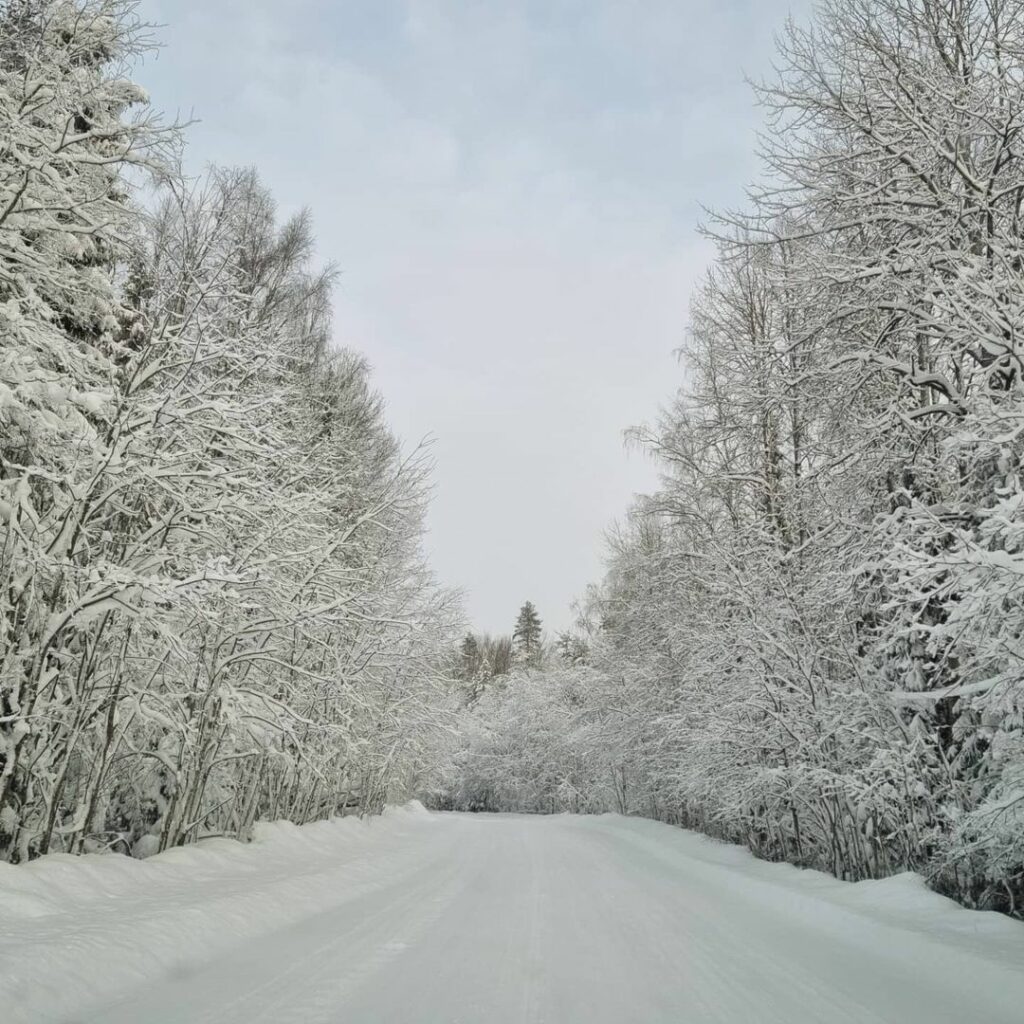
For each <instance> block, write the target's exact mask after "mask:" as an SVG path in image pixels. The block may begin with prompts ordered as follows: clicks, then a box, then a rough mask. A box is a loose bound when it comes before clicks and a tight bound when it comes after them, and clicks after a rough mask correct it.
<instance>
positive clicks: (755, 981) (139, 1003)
mask: <svg viewBox="0 0 1024 1024" xmlns="http://www.w3.org/2000/svg"><path fill="white" fill-rule="evenodd" d="M0 868H2V869H3V870H2V871H0V1019H2V1020H4V1021H5V1022H7V1024H14V1022H16V1021H31V1022H33V1024H41V1022H44V1021H62V1022H64V1021H66V1022H72V1021H75V1022H93V1021H95V1022H103V1024H139V1022H145V1024H171V1022H174V1024H179V1022H180V1024H186V1022H187V1024H202V1022H210V1024H213V1022H216V1024H242V1022H244V1024H254V1022H267V1024H270V1022H273V1024H288V1022H295V1024H300V1022H301V1024H319V1022H325V1024H326V1022H337V1024H378V1022H379V1024H385V1022H386V1024H402V1022H408V1024H442V1022H464V1024H504V1022H545V1024H574V1022H581V1024H584V1022H585V1024H604V1022H608V1024H628V1022H636V1024H660V1022H672V1024H704V1022H708V1024H710V1022H729V1024H762V1022H764V1024H770V1022H776V1021H778V1022H785V1024H801V1022H821V1024H872V1022H882V1021H884V1022H888V1024H913V1022H918V1021H919V1022H922V1024H924V1022H927V1024H941V1022H945V1021H949V1022H954V1021H955V1022H957V1024H972V1022H982V1021H983V1022H985V1024H1000V1022H1005V1024H1020V1022H1021V1021H1024V927H1022V926H1021V925H1019V924H1017V923H1014V922H1011V921H1009V920H1007V919H1005V918H1000V917H998V916H996V915H994V914H982V913H972V912H970V911H966V910H962V909H960V908H958V907H956V906H954V905H953V904H951V903H949V902H948V901H946V900H944V899H942V898H940V897H938V896H935V895H934V894H932V893H928V892H926V891H925V890H924V889H923V887H922V885H921V883H920V881H919V880H918V879H915V878H914V877H913V876H902V877H899V878H895V879H889V880H886V881H883V882H870V883H862V884H860V885H849V884H844V883H841V882H837V881H835V880H834V879H832V878H828V877H826V876H824V875H821V874H818V873H816V872H806V871H804V872H802V871H798V870H796V869H794V868H790V867H787V866H785V865H773V864H765V863H762V862H759V861H755V860H754V859H753V858H751V857H750V856H749V855H748V854H747V853H746V852H745V851H743V850H740V849H738V848H736V847H730V846H724V845H721V844H716V843H713V842H711V841H709V840H705V839H702V838H701V837H699V836H695V835H693V834H690V833H686V832H683V831H680V830H678V829H673V828H670V827H668V826H666V825H660V824H656V823H653V822H648V821H642V820H637V819H624V818H619V817H615V816H603V817H597V818H584V817H567V816H559V817H551V818H540V817H534V818H525V817H516V816H507V815H495V816H474V815H454V814H445V815H431V814H427V813H426V812H424V811H422V810H416V809H403V810H397V811H391V812H389V813H388V814H387V815H385V817H384V818H383V819H378V820H375V821H372V822H368V823H361V822H357V821H352V820H346V821H343V822H335V823H322V824H319V825H314V826H307V827H305V828H303V829H297V828H294V827H291V826H281V825H276V826H271V827H265V828H263V829H262V831H261V834H260V841H258V842H256V843H253V844H252V845H249V846H240V845H239V844H235V843H232V842H230V841H227V840H217V841H213V842H211V843H207V844H205V845H204V846H202V847H200V848H192V849H183V850H175V851H172V852H170V853H168V854H165V855H162V856H160V857H157V858H153V859H151V860H149V861H145V862H138V861H129V860H127V859H125V858H116V857H87V858H84V859H81V860H78V861H75V860H72V859H71V858H68V857H51V858H46V859H44V861H42V862H39V863H36V864H33V865H29V866H27V867H21V868H12V867H9V866H6V865H0Z"/></svg>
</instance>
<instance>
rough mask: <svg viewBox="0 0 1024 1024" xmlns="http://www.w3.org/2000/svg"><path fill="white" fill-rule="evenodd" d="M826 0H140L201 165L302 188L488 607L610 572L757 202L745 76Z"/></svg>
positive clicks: (491, 625)
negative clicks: (714, 229) (697, 320)
mask: <svg viewBox="0 0 1024 1024" xmlns="http://www.w3.org/2000/svg"><path fill="white" fill-rule="evenodd" d="M808 6H809V0H533V2H530V0H491V2H483V0H476V2H474V0H143V2H142V3H141V5H140V11H141V14H142V16H143V17H144V18H146V19H147V20H152V21H158V22H160V23H162V24H163V25H164V28H163V29H162V30H161V31H160V38H161V39H162V40H163V42H164V43H165V45H166V49H165V50H164V52H163V53H161V55H160V56H159V57H158V58H157V59H156V60H153V59H152V58H150V59H149V60H147V62H146V64H145V65H144V66H143V67H142V68H141V69H139V71H138V74H137V77H138V79H139V80H140V82H141V83H142V84H143V85H144V86H146V87H147V88H148V89H149V91H150V93H151V94H152V98H153V102H154V104H155V105H156V106H158V107H159V108H161V109H163V110H165V111H167V112H169V113H171V114H173V113H175V112H178V111H180V112H181V113H183V114H186V115H187V114H189V113H194V115H195V116H196V117H198V118H199V119H200V121H199V123H198V124H196V125H195V126H193V127H192V128H191V129H190V132H189V140H190V141H189V149H188V166H189V168H190V169H191V170H195V171H199V170H201V169H202V167H203V166H204V165H205V164H206V163H209V162H215V163H220V164H246V165H248V164H252V165H255V166H256V167H257V168H258V169H259V171H260V173H261V175H262V176H263V179H264V180H265V182H266V183H267V184H268V185H269V187H270V188H271V190H272V191H273V193H274V194H275V196H276V197H277V200H278V202H279V205H280V208H281V211H282V213H283V214H288V213H291V212H293V211H295V210H296V209H298V208H300V207H302V206H308V207H310V208H311V209H312V211H313V214H314V221H315V225H316V232H317V237H318V243H319V252H320V255H321V257H322V258H323V260H325V261H331V262H334V263H336V264H337V265H338V266H339V267H340V269H341V271H342V276H341V280H340V285H339V288H338V293H337V299H336V312H337V315H336V326H335V337H336V340H337V342H338V343H339V344H342V345H347V346H350V347H352V348H355V349H358V350H359V351H361V352H363V353H365V354H366V355H367V356H368V358H369V360H370V362H371V363H372V365H373V367H374V379H375V381H376V384H377V386H378V387H379V388H380V390H381V391H382V392H383V394H384V396H385V398H386V400H387V403H388V409H389V419H390V422H391V424H392V426H393V427H394V428H395V430H396V432H397V433H399V434H400V435H401V436H402V438H403V439H404V440H405V441H406V442H407V443H408V444H414V443H415V442H417V441H418V440H419V439H420V438H422V437H425V436H427V435H430V436H432V437H433V438H434V439H435V441H434V455H435V458H436V462H437V470H436V473H435V487H436V494H435V498H434V502H433V506H432V510H431V513H430V519H429V525H430V534H429V536H428V538H427V545H428V548H429V551H430V553H431V557H432V562H433V565H434V567H435V568H436V570H437V572H438V574H439V576H440V577H441V579H442V580H443V581H444V582H446V583H449V584H452V585H457V586H461V587H463V588H464V589H465V591H466V604H467V610H468V612H469V614H470V616H471V618H472V619H473V621H474V623H475V625H476V626H477V627H478V628H481V629H486V630H489V631H494V632H497V631H507V630H509V629H510V628H511V625H512V622H513V620H514V617H515V613H516V610H517V609H518V607H519V606H520V604H522V602H523V601H524V600H527V599H529V600H532V601H533V602H534V604H535V605H536V606H537V608H538V610H539V611H540V614H541V617H542V618H543V619H544V621H545V624H546V625H547V626H549V627H551V628H561V627H564V626H565V625H567V624H568V623H569V621H570V613H569V605H570V602H571V601H572V599H573V598H574V597H576V596H577V595H579V594H580V593H581V592H582V590H583V588H584V587H585V586H586V584H587V583H589V582H592V581H596V580H597V579H599V578H600V576H601V571H602V570H601V560H602V556H603V547H604V541H603V534H604V531H605V529H606V528H607V526H608V525H609V523H610V522H611V521H612V520H613V519H614V518H616V517H618V516H621V514H622V513H623V511H624V510H625V509H626V507H627V506H628V504H629V502H630V500H631V496H632V495H633V493H634V492H636V491H641V490H646V489H649V488H650V487H652V486H653V485H654V483H655V481H656V470H655V468H654V467H653V466H652V465H651V464H650V463H649V462H647V461H646V460H645V458H644V457H643V456H641V455H639V454H637V453H629V452H627V451H626V449H625V448H624V446H623V441H622V432H623V430H624V429H625V428H626V427H628V426H630V425H631V424H635V423H639V422H642V421H644V420H650V419H652V418H653V417H654V416H655V415H656V414H657V409H658V406H659V405H660V404H661V403H663V402H664V401H666V400H667V398H668V397H669V395H670V394H671V392H672V391H673V390H674V389H675V387H677V386H678V384H679V382H680V379H681V378H680V372H679V368H678V365H677V363H676V361H675V359H674V357H673V351H674V350H675V349H676V348H677V347H678V346H679V344H680V343H681V341H682V339H683V335H684V330H685V324H686V309H687V303H688V297H689V295H690V292H691V290H692V289H693V287H694V284H695V283H696V282H697V281H698V280H699V277H700V275H701V273H702V271H703V269H704V267H705V266H706V264H707V261H708V258H709V251H708V247H707V245H706V243H704V242H702V241H701V240H700V239H699V238H698V237H697V234H696V230H695V229H696V225H697V223H698V221H699V219H700V217H701V204H702V203H703V204H706V205H712V206H715V205H718V206H721V205H736V204H738V203H739V202H741V200H742V195H743V188H744V186H745V185H747V184H748V183H749V182H750V181H751V180H752V178H753V177H754V176H755V174H756V161H755V159H754V155H753V146H754V130H755V129H756V127H757V125H758V124H759V119H760V113H759V111H758V110H757V108H756V107H755V106H754V102H753V99H752V96H751V93H750V90H749V89H748V87H747V86H746V84H745V83H744V78H743V76H744V73H746V74H748V75H751V76H753V77H757V76H759V75H761V74H765V73H767V72H768V71H769V70H770V64H771V59H772V52H773V44H772V36H773V34H774V33H775V32H776V31H777V30H778V29H779V28H780V27H781V26H782V24H783V22H784V20H785V17H786V15H787V12H788V11H790V10H792V11H793V13H794V14H795V15H797V16H802V15H803V14H804V12H805V11H806V10H807V8H808Z"/></svg>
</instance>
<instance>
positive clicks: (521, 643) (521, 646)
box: [512, 601, 541, 665]
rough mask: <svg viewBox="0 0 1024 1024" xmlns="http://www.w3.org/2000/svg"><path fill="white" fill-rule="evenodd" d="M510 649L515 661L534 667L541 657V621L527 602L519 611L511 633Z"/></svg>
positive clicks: (535, 610) (531, 604)
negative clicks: (511, 648)
mask: <svg viewBox="0 0 1024 1024" xmlns="http://www.w3.org/2000/svg"><path fill="white" fill-rule="evenodd" d="M512 647H513V654H514V656H515V659H516V661H517V662H518V663H519V664H522V665H536V664H538V663H539V661H540V656H541V620H540V616H539V615H538V614H537V609H536V608H534V606H533V603H532V602H530V601H527V602H526V603H525V604H524V605H523V606H522V608H520V609H519V615H518V616H517V617H516V628H515V629H514V630H513V631H512Z"/></svg>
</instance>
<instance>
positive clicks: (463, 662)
mask: <svg viewBox="0 0 1024 1024" xmlns="http://www.w3.org/2000/svg"><path fill="white" fill-rule="evenodd" d="M459 656H460V664H459V678H461V679H464V680H466V681H469V680H471V679H472V678H473V677H474V676H475V675H476V672H477V669H478V668H479V667H480V662H481V655H480V644H479V643H478V642H477V639H476V636H475V635H474V634H473V633H467V634H466V636H465V639H464V640H463V641H462V644H461V646H460V647H459Z"/></svg>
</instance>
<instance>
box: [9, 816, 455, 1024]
mask: <svg viewBox="0 0 1024 1024" xmlns="http://www.w3.org/2000/svg"><path fill="white" fill-rule="evenodd" d="M435 821H436V819H434V818H432V817H431V816H430V815H429V814H428V812H427V811H425V810H424V808H423V807H422V805H421V804H419V803H416V802H413V803H411V804H407V805H406V806H405V807H401V808H388V809H387V810H386V811H385V812H384V814H382V815H380V816H379V817H375V818H365V819H359V818H355V817H350V818H339V819H335V820H333V821H321V822H314V823H312V824H309V825H303V826H302V827H298V826H296V825H293V824H292V823H290V822H286V821H280V822H272V823H262V824H259V825H257V826H256V830H255V835H254V839H253V842H251V843H248V844H243V843H239V842H236V841H235V840H233V839H207V840H204V841H202V842H200V843H197V844H196V845H194V846H187V847H179V848H176V849H172V850H167V851H165V852H164V853H162V854H158V855H157V856H154V857H151V858H148V859H146V860H133V859H132V858H130V857H123V856H118V855H114V854H107V855H100V854H85V855H83V856H81V857H74V856H70V855H68V854H52V855H50V856H47V857H42V858H40V859H39V860H36V861H32V862H31V863H29V864H25V865H20V866H18V867H14V866H12V865H10V864H6V863H0V1019H2V1020H3V1021H4V1022H5V1024H15V1022H20V1021H25V1022H32V1024H40V1022H41V1021H43V1020H59V1019H65V1018H66V1017H67V1016H69V1015H73V1014H74V1013H75V1011H77V1010H78V1009H79V1008H80V1007H82V1006H84V1005H88V1004H89V1003H90V1002H92V1001H93V1000H95V999H96V998H98V997H100V996H101V995H102V996H111V995H113V994H116V993H118V992H123V991H128V990H131V989H133V988H135V987H136V986H138V985H141V984H143V983H144V982H147V981H149V980H151V979H153V978H156V977H161V976H164V975H167V974H169V973H174V972H177V971H188V970H191V969H192V968H194V967H195V966H197V965H200V964H202V963H203V962H204V961H205V960H206V959H208V958H209V957H211V956H215V955H216V954H217V953H219V952H221V951H223V950H226V949H229V948H231V947H233V946H235V945H237V944H238V943H240V942H242V941H244V940H245V939H248V938H251V937H253V936H256V935H259V934H262V933H265V932H268V931H272V930H274V929H277V928H281V927H284V926H286V925H288V924H292V923H294V922H296V921H298V920H300V919H302V918H303V917H306V916H308V915H309V914H311V913H314V912H316V911H318V910H319V909H321V908H322V907H323V905H324V899H325V893H324V889H325V886H323V885H321V884H319V883H320V882H326V881H327V879H328V878H334V877H336V876H337V875H338V873H339V869H340V868H344V874H345V882H346V884H345V896H346V898H353V897H355V896H358V895H361V894H362V893H365V892H368V891H370V890H372V889H374V888H376V887H378V886H382V885H385V884H387V881H388V878H389V877H390V876H392V875H393V874H395V873H397V872H400V871H404V870H409V869H411V867H412V866H413V864H414V862H415V858H416V850H417V848H418V845H419V844H418V843H417V836H418V835H422V832H423V829H424V827H427V826H429V825H431V824H433V823H434V822H435ZM330 888H331V891H332V894H333V890H334V888H336V886H331V887H330ZM72 1019H77V1018H74V1017H73V1016H72Z"/></svg>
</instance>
